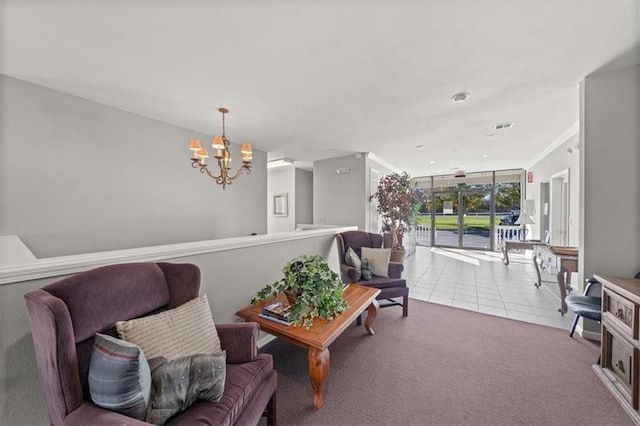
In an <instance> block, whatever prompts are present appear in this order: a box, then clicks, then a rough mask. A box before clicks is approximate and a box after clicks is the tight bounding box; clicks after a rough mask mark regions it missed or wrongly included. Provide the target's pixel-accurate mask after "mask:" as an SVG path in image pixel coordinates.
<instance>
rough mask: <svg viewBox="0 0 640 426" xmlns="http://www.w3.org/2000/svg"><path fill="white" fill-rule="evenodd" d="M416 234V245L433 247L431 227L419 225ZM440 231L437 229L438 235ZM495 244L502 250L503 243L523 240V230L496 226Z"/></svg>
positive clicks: (517, 227)
mask: <svg viewBox="0 0 640 426" xmlns="http://www.w3.org/2000/svg"><path fill="white" fill-rule="evenodd" d="M415 232H416V243H417V244H418V245H420V246H431V245H432V244H431V226H429V225H417V226H416V227H415ZM437 232H438V230H437V229H436V233H437ZM494 238H495V243H494V247H495V249H496V250H500V249H501V248H502V243H503V242H504V241H505V240H506V241H510V240H515V241H518V240H521V239H522V228H521V227H520V226H517V225H515V226H505V225H496V226H495V233H494Z"/></svg>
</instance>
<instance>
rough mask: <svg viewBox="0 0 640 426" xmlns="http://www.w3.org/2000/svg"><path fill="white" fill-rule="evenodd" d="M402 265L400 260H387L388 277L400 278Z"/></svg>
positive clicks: (402, 269)
mask: <svg viewBox="0 0 640 426" xmlns="http://www.w3.org/2000/svg"><path fill="white" fill-rule="evenodd" d="M402 271H404V265H403V264H402V263H400V262H389V278H402Z"/></svg>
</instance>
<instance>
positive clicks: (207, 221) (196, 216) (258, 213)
mask: <svg viewBox="0 0 640 426" xmlns="http://www.w3.org/2000/svg"><path fill="white" fill-rule="evenodd" d="M212 108H213V106H212ZM194 137H196V138H199V139H200V140H201V142H202V143H206V144H209V142H210V141H211V136H207V135H204V134H200V133H197V132H194V131H191V130H188V129H184V128H179V127H175V126H172V125H169V124H166V123H162V122H159V121H155V120H151V119H148V118H145V117H142V116H139V115H135V114H131V113H128V112H125V111H122V110H119V109H115V108H111V107H107V106H105V105H101V104H97V103H95V102H90V101H87V100H85V99H81V98H78V97H75V96H71V95H67V94H64V93H61V92H57V91H54V90H50V89H46V88H43V87H40V86H37V85H33V84H30V83H26V82H23V81H20V80H17V79H13V78H9V77H6V76H3V75H0V194H1V195H0V196H1V197H2V199H1V200H0V201H1V203H0V235H18V236H20V238H21V239H22V240H23V241H24V242H25V244H26V245H27V246H28V247H29V248H30V249H31V251H33V253H34V254H35V255H36V257H39V258H40V257H50V256H61V255H67V254H79V253H90V252H98V251H108V250H115V249H123V248H133V247H145V246H154V245H162V244H171V243H178V242H187V241H199V240H209V239H217V238H225V237H234V236H241V235H249V234H250V233H252V232H256V233H259V234H262V233H265V232H266V230H267V219H266V203H265V199H266V189H267V184H266V176H267V171H266V153H264V152H261V151H254V167H253V171H252V172H251V174H250V175H244V176H241V177H240V178H239V179H238V180H237V181H236V182H235V183H234V184H233V185H231V186H230V187H227V189H226V190H223V189H222V187H221V186H219V185H217V184H215V183H214V182H213V181H212V180H211V179H210V178H209V177H206V176H205V175H201V174H200V173H199V172H198V171H197V170H194V169H192V168H191V162H190V161H189V157H190V151H189V150H188V143H189V140H190V139H191V138H194ZM239 151H240V148H239V146H238V145H236V144H234V145H233V146H232V148H231V153H232V156H233V157H235V158H236V159H237V158H239V157H240V152H239ZM238 163H239V161H238V162H234V163H233V164H235V165H236V167H237V164H238ZM234 170H235V169H234Z"/></svg>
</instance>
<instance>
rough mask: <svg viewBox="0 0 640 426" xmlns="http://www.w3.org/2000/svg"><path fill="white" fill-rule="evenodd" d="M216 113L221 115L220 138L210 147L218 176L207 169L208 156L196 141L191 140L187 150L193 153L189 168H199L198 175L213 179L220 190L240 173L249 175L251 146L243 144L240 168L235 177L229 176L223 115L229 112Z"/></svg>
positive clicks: (229, 161) (227, 145)
mask: <svg viewBox="0 0 640 426" xmlns="http://www.w3.org/2000/svg"><path fill="white" fill-rule="evenodd" d="M218 111H220V112H221V113H222V136H216V137H215V138H213V144H212V147H213V148H214V149H215V150H216V154H215V155H214V156H213V157H214V158H215V159H217V160H218V167H219V168H220V174H219V175H217V176H216V175H214V174H213V173H211V171H210V170H209V168H208V167H207V158H209V154H208V152H207V150H206V149H205V148H202V146H200V141H199V140H198V139H192V140H191V145H190V147H189V149H190V150H191V151H192V152H193V153H192V155H191V167H193V168H194V169H197V168H200V173H206V174H207V175H209V177H210V178H212V179H214V180H215V181H216V183H217V184H218V185H222V189H225V188H226V187H227V185H231V184H232V183H233V181H234V180H236V179H237V178H238V176H240V175H241V174H242V173H244V172H246V173H247V174H249V173H251V159H252V158H253V157H252V155H251V154H252V152H251V145H250V144H248V143H245V144H243V145H242V149H241V151H240V152H241V153H242V166H241V167H240V169H238V171H237V172H236V174H235V175H233V176H231V174H230V172H229V169H230V167H229V164H230V163H231V153H230V152H229V145H230V144H231V142H229V139H227V137H226V136H225V134H224V131H225V128H224V115H225V114H226V113H228V112H229V110H228V109H226V108H218Z"/></svg>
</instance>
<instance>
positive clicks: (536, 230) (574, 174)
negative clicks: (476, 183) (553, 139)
mask: <svg viewBox="0 0 640 426" xmlns="http://www.w3.org/2000/svg"><path fill="white" fill-rule="evenodd" d="M576 142H578V135H577V134H573V135H570V136H568V137H567V139H566V140H565V141H562V142H561V143H559V144H558V146H557V147H556V148H555V149H554V150H553V151H551V152H550V153H549V154H548V155H547V156H545V157H544V158H543V159H541V160H540V161H538V162H537V163H536V164H534V165H533V166H531V167H530V168H529V169H528V170H527V171H528V172H532V173H533V182H532V183H526V184H525V185H526V196H525V198H526V199H532V200H534V202H535V210H536V213H535V215H534V217H533V219H534V221H535V224H534V225H529V227H530V228H529V229H531V237H530V238H532V239H542V238H544V235H542V232H541V228H540V224H541V223H542V219H543V215H544V205H543V203H541V200H540V185H541V184H542V183H549V182H550V181H551V177H552V176H553V175H555V174H558V173H561V172H563V171H564V170H567V171H568V176H569V242H568V244H566V245H569V246H574V247H575V246H578V241H579V239H580V235H579V230H580V154H579V150H574V152H573V153H571V154H570V153H568V152H567V148H568V147H570V146H573V145H574V144H575V143H576ZM557 207H558V206H551V205H550V207H549V214H550V211H551V209H553V208H557ZM554 227H555V226H554ZM552 244H555V245H562V244H559V243H557V242H554V241H552Z"/></svg>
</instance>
